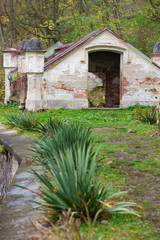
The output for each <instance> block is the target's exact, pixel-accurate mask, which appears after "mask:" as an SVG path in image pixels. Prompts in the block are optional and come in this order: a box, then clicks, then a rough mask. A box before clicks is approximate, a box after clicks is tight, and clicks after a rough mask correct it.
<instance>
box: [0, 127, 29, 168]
mask: <svg viewBox="0 0 160 240" xmlns="http://www.w3.org/2000/svg"><path fill="white" fill-rule="evenodd" d="M0 140H1V142H2V144H3V145H4V147H5V148H6V149H7V151H8V152H9V153H11V154H13V155H14V156H15V157H16V159H17V161H18V163H19V164H20V163H21V161H22V160H25V159H26V158H27V156H29V155H32V152H31V151H29V150H28V149H29V147H31V145H32V139H31V138H30V137H27V136H22V135H18V133H17V131H16V130H11V129H7V128H6V127H5V126H4V125H2V124H1V123H0Z"/></svg>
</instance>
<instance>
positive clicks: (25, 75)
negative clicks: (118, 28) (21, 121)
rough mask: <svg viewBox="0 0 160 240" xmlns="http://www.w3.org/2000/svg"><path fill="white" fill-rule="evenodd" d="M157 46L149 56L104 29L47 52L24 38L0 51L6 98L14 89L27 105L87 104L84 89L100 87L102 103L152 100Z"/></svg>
mask: <svg viewBox="0 0 160 240" xmlns="http://www.w3.org/2000/svg"><path fill="white" fill-rule="evenodd" d="M159 50H160V49H159V47H157V46H156V48H155V50H154V53H153V54H152V55H151V58H152V59H153V60H152V59H150V58H148V57H147V56H145V55H144V54H142V53H141V52H139V51H138V50H137V49H136V48H134V47H133V46H131V45H130V44H129V43H127V42H125V41H124V40H123V39H121V38H119V37H118V36H117V35H116V34H115V33H113V32H111V31H110V30H109V29H107V28H105V29H103V30H99V31H94V32H92V33H90V34H89V35H87V36H85V37H84V38H82V39H81V40H79V41H78V42H75V43H71V44H67V45H63V44H61V43H60V42H59V43H57V44H55V45H53V46H51V47H50V48H48V49H46V51H43V50H41V46H40V43H38V47H30V46H29V47H28V45H27V47H26V45H25V44H24V42H23V44H21V47H20V50H16V49H13V48H10V49H6V50H4V68H5V87H6V96H5V102H8V101H10V98H11V95H13V91H14V90H13V89H17V90H16V91H15V92H19V98H20V102H21V104H25V107H26V109H28V110H33V111H35V110H37V109H43V108H51V109H52V108H53V109H57V108H73V109H74V108H88V92H90V91H93V90H94V89H95V88H96V87H101V88H102V89H103V93H104V96H103V98H104V106H105V107H107V108H119V107H129V106H131V105H134V104H136V103H139V104H142V105H157V103H158V101H159V95H160V65H159V64H160V51H159ZM14 75H16V77H14ZM14 81H15V83H14Z"/></svg>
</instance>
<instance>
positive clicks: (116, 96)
mask: <svg viewBox="0 0 160 240" xmlns="http://www.w3.org/2000/svg"><path fill="white" fill-rule="evenodd" d="M126 53H127V51H126V49H124V48H121V47H117V46H103V45H98V46H92V47H88V48H86V49H85V58H86V62H87V63H88V92H91V91H94V90H95V89H96V90H97V87H98V88H99V89H100V88H101V90H100V91H101V92H100V93H99V94H100V98H101V99H102V98H103V99H104V101H103V99H102V100H101V102H100V103H97V104H99V106H97V107H107V108H119V107H120V105H121V96H122V73H123V71H122V67H123V62H124V61H125V59H126V58H127V54H126ZM98 91H99V90H98ZM88 96H90V93H89V94H88ZM89 100H90V98H89Z"/></svg>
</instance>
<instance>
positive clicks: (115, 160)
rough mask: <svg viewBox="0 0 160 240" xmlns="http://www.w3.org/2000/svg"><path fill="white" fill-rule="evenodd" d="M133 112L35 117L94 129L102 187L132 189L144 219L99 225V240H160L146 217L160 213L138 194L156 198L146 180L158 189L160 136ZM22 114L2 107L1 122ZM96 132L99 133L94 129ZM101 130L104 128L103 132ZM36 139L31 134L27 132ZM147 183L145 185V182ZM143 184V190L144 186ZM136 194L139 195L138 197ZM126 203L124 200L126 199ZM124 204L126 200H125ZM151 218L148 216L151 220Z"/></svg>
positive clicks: (79, 112)
mask: <svg viewBox="0 0 160 240" xmlns="http://www.w3.org/2000/svg"><path fill="white" fill-rule="evenodd" d="M132 110H133V108H129V109H116V110H70V109H65V110H64V109H59V110H49V111H46V112H37V113H34V114H33V115H34V117H35V118H36V119H37V120H38V121H40V122H41V123H45V122H47V121H48V119H49V118H50V117H52V116H53V117H56V118H57V119H64V120H65V121H66V122H70V121H73V122H77V121H78V122H81V123H83V124H84V125H85V126H87V127H91V128H93V134H94V136H96V138H97V142H96V145H97V147H100V156H99V157H100V158H103V160H101V161H100V162H98V169H97V171H98V175H99V178H100V179H101V182H102V184H104V185H105V184H106V183H107V182H108V181H110V182H111V183H112V192H111V194H112V193H115V192H117V190H118V191H124V190H129V189H131V190H132V191H133V194H132V195H130V194H129V196H128V198H129V199H128V200H130V201H131V200H133V201H135V202H138V203H139V204H140V205H141V206H142V207H143V208H144V210H143V213H142V216H143V217H142V219H137V218H135V217H129V216H126V217H120V216H119V217H118V216H115V217H114V218H112V219H110V220H109V221H107V222H106V223H101V222H97V224H96V226H95V228H94V232H95V234H96V239H98V237H100V236H101V235H102V236H103V238H102V239H108V240H109V239H114V240H123V239H129V240H130V239H131V240H132V239H145V240H146V239H150V240H158V239H159V236H158V234H157V232H156V230H157V226H156V225H155V224H154V223H153V222H152V221H151V220H150V218H149V217H145V216H146V213H148V212H149V214H148V215H152V213H155V214H156V212H158V211H159V209H158V208H157V207H156V205H154V204H153V203H152V202H150V201H149V200H148V198H147V199H142V198H141V197H140V196H139V195H137V194H136V191H138V190H139V188H140V190H141V188H143V191H144V193H145V192H147V194H151V195H152V191H151V190H150V189H148V188H147V189H146V186H145V185H144V183H145V180H147V181H148V182H149V184H148V185H147V186H150V184H151V185H152V184H153V186H154V181H155V180H154V178H153V176H155V177H159V176H160V136H156V137H154V136H153V137H152V136H151V134H154V133H155V132H156V131H158V127H157V126H156V125H150V124H147V123H141V122H139V121H137V120H134V119H133V118H132V116H131V112H132ZM11 112H12V113H14V112H18V108H17V106H4V105H2V106H0V122H2V123H6V119H5V115H7V114H8V113H11ZM94 128H96V129H94ZM100 128H102V129H101V130H100ZM129 129H135V130H136V131H137V132H136V133H128V130H129ZM24 133H25V134H27V135H31V136H32V137H34V136H35V135H34V134H33V133H31V132H28V131H27V132H24ZM134 171H136V172H137V173H138V174H145V178H146V179H144V175H143V176H142V177H141V175H140V176H139V177H138V175H137V178H136V177H135V178H133V176H134V175H133V176H130V172H131V173H132V172H134ZM143 179H144V183H143V181H142V180H143ZM141 181H142V186H141ZM134 191H135V194H134ZM122 200H123V199H122ZM124 200H126V199H125V197H124ZM148 215H147V216H148ZM81 230H82V231H83V232H84V233H85V232H87V231H88V227H87V225H86V224H82V226H81Z"/></svg>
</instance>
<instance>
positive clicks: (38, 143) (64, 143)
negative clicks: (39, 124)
mask: <svg viewBox="0 0 160 240" xmlns="http://www.w3.org/2000/svg"><path fill="white" fill-rule="evenodd" d="M45 131H46V132H45V133H46V134H45V135H44V136H43V137H42V139H40V140H35V144H34V147H33V148H32V151H33V152H35V153H36V156H35V157H34V158H33V159H34V160H37V161H40V163H41V164H43V165H44V166H45V167H47V166H48V165H49V164H50V162H52V161H54V158H55V156H56V155H58V156H60V152H63V153H65V152H66V149H67V148H70V147H72V148H73V147H74V152H73V153H74V154H76V151H77V148H78V147H79V148H81V149H83V147H84V148H85V151H87V148H88V147H89V146H91V152H90V156H89V158H90V159H91V158H92V157H93V156H94V154H95V151H94V149H95V140H94V138H93V137H92V134H91V130H90V129H89V128H84V127H83V126H82V125H79V124H74V123H70V124H65V123H62V122H60V121H58V122H56V121H54V124H53V121H50V123H49V122H48V125H46V127H45Z"/></svg>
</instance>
